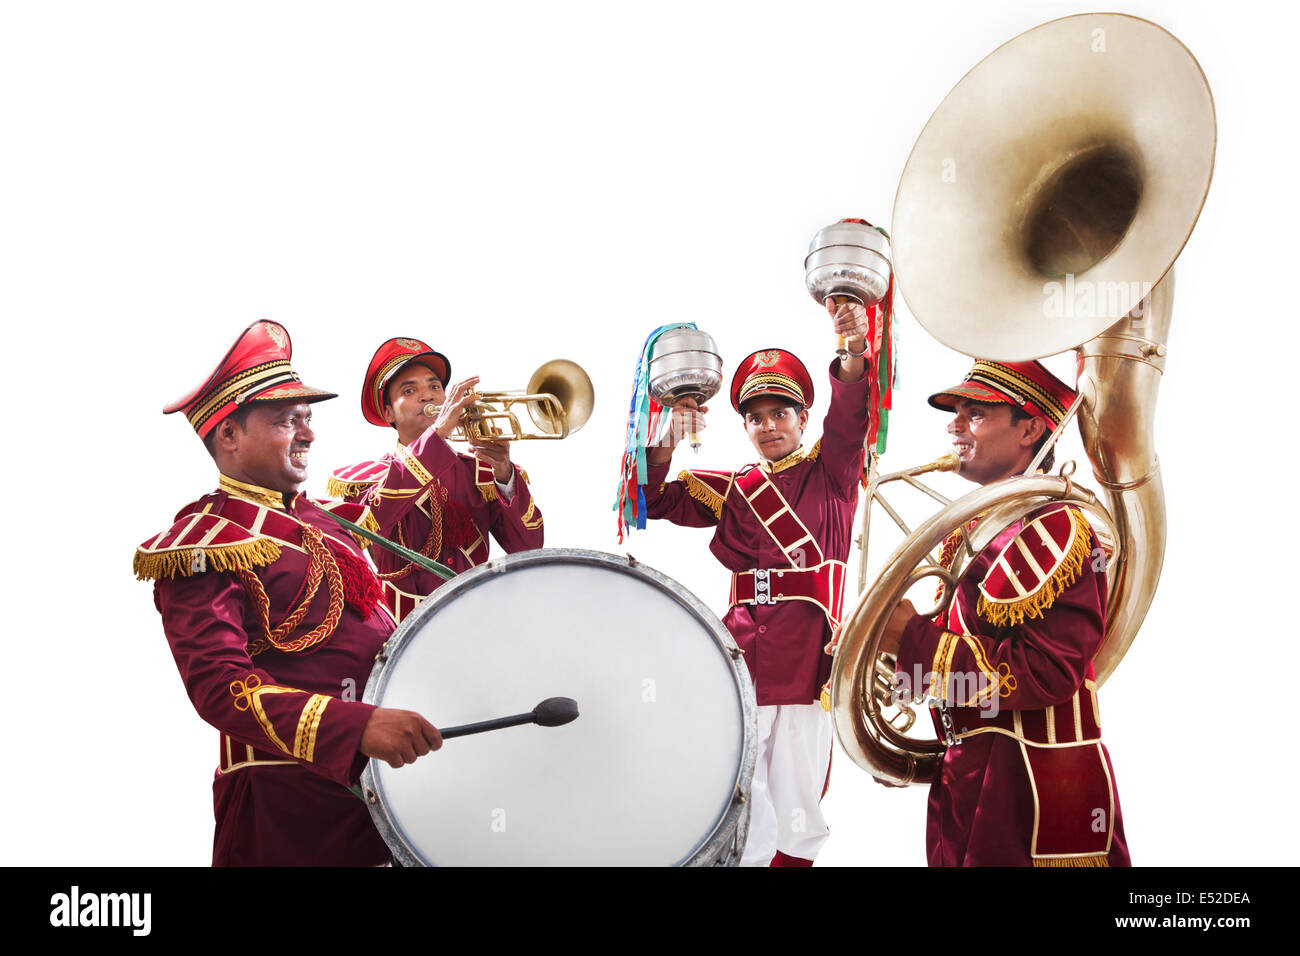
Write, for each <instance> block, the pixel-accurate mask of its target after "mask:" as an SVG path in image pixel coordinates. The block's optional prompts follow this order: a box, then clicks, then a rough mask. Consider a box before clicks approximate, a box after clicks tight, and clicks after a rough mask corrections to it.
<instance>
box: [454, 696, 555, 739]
mask: <svg viewBox="0 0 1300 956" xmlns="http://www.w3.org/2000/svg"><path fill="white" fill-rule="evenodd" d="M577 717H578V702H577V701H576V700H574V699H573V698H572V697H548V698H546V700H544V701H542V702H541V703H540V704H538V705H537V706H536V707H534V708H533V709H532V710H530V711H529V712H528V713H526V714H515V715H514V716H512V717H497V718H495V719H493V720H481V721H479V722H478V723H476V724H461V725H460V726H459V727H441V728H439V731H438V732H439V733H440V734H442V739H443V740H447V739H449V738H451V737H464V736H465V735H466V734H481V733H483V731H485V730H500V729H501V728H502V727H518V726H519V725H521V724H537V725H538V726H540V727H558V726H560V725H561V724H567V723H568V722H569V721H571V720H576V719H577Z"/></svg>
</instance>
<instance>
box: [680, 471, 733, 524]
mask: <svg viewBox="0 0 1300 956" xmlns="http://www.w3.org/2000/svg"><path fill="white" fill-rule="evenodd" d="M677 480H678V481H684V482H686V490H687V492H688V493H689V494H690V496H691V497H692V498H694V499H695V500H696V501H703V502H704V503H705V504H706V505H708V506H709V510H710V511H712V512H713V516H714V517H715V518H717V519H718V520H719V521H721V520H722V497H721V496H720V495H719V494H718V493H717V492H716V491H714V490H713V489H712V488H710V487H709V486H708V485H706V484H705V483H704V482H702V481H700V479H698V478H696V477H695V476H694V475H692V474H691V473H690V472H689V471H683V472H682V473H681V474H680V475H678V476H677Z"/></svg>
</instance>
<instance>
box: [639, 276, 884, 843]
mask: <svg viewBox="0 0 1300 956" xmlns="http://www.w3.org/2000/svg"><path fill="white" fill-rule="evenodd" d="M827 307H828V311H829V312H830V314H831V316H832V323H833V325H834V327H835V331H836V332H837V333H838V334H840V335H843V336H845V337H846V338H847V342H846V347H847V349H848V350H849V352H848V354H847V355H846V356H844V357H843V358H837V359H834V360H833V361H832V362H831V365H830V372H829V390H830V400H829V402H828V405H829V408H828V409H827V412H826V418H825V421H824V423H823V426H822V437H821V438H820V439H818V440H817V441H816V442H815V443H814V444H813V445H812V447H811V448H807V447H805V444H804V432H805V430H806V429H807V427H808V417H809V409H810V408H811V407H812V404H813V399H814V388H813V381H812V377H811V376H810V375H809V374H808V370H807V369H806V368H805V367H804V365H803V363H802V362H800V361H799V359H798V358H796V357H795V356H794V355H792V354H791V353H789V352H786V351H783V350H781V349H761V350H759V351H757V352H754V353H753V354H752V355H750V356H748V357H747V358H746V359H745V360H744V361H742V362H741V363H740V365H739V367H738V368H737V369H736V373H735V376H734V377H733V379H732V382H731V404H732V407H733V408H734V409H735V410H736V412H737V413H738V414H739V415H740V417H741V422H742V423H743V426H744V428H745V432H746V434H747V435H748V437H749V439H750V441H751V442H752V444H753V446H754V450H755V451H756V452H757V453H758V456H759V461H758V463H756V464H752V465H746V466H745V467H743V468H740V469H739V470H737V471H706V470H703V469H694V468H693V469H689V470H687V471H683V472H682V473H681V474H680V475H679V476H678V478H677V479H676V480H675V481H668V480H667V477H668V471H669V463H670V461H671V458H672V452H673V448H674V447H675V445H676V443H677V441H678V440H680V437H681V436H683V435H689V434H691V433H693V432H694V431H697V430H699V429H702V428H703V426H704V421H703V419H704V414H705V413H706V412H707V408H703V407H701V408H695V407H694V404H695V403H694V402H692V401H690V400H687V401H686V402H684V403H682V404H679V405H678V406H677V407H676V408H675V409H674V410H673V421H672V425H671V428H670V430H669V437H668V439H667V442H668V443H667V444H666V445H665V446H662V447H658V448H652V449H650V450H649V451H648V453H647V459H646V460H647V465H648V479H649V480H648V484H646V485H645V486H643V488H642V491H643V493H644V495H645V501H646V514H647V515H648V517H650V518H665V519H667V520H669V521H672V522H674V523H675V524H680V525H688V526H692V527H712V528H714V529H715V531H714V535H713V542H712V544H711V545H710V549H711V550H712V551H713V554H714V556H715V557H717V558H718V560H719V561H721V562H722V564H723V565H724V566H725V567H726V568H728V569H729V570H730V571H731V572H732V576H731V596H730V608H729V609H728V611H727V614H726V617H725V618H724V623H725V624H726V625H727V627H728V629H729V630H730V631H731V633H732V635H733V636H734V637H735V639H736V643H737V644H738V645H739V646H740V648H741V649H742V650H743V651H744V653H745V662H746V664H747V665H748V667H749V672H750V676H751V677H752V678H753V680H754V688H755V692H756V695H757V702H758V715H759V716H758V741H759V744H758V761H757V765H756V767H755V770H754V779H753V787H752V791H751V799H750V807H751V811H750V823H749V841H748V844H747V845H746V848H745V853H744V859H743V864H744V865H752V866H768V865H771V866H811V865H812V862H813V860H814V858H815V857H816V856H817V852H818V850H819V849H820V848H821V846H822V844H823V843H824V842H825V840H826V837H827V835H828V833H829V830H828V828H827V825H826V821H825V819H824V817H823V815H822V812H821V808H820V803H821V798H822V795H823V793H824V792H825V789H826V786H827V784H828V782H829V774H830V759H831V739H832V735H831V725H830V715H829V714H828V713H827V712H826V711H825V710H824V709H823V707H822V705H821V703H820V701H819V698H820V693H821V688H822V685H823V684H824V683H825V681H826V679H827V677H828V676H829V672H830V658H828V657H826V656H825V655H824V654H823V653H822V647H823V645H824V644H825V643H826V641H827V638H828V637H829V635H830V633H831V628H832V627H833V626H835V625H836V624H837V623H838V621H839V615H840V610H841V605H842V602H843V592H844V575H845V560H846V559H847V558H848V553H849V546H850V542H851V541H852V537H853V532H852V527H851V526H852V523H853V513H854V510H855V509H856V507H857V500H858V499H857V492H858V482H859V479H860V477H861V474H862V446H863V441H864V439H865V437H866V435H867V428H868V424H869V414H868V410H867V399H868V379H867V376H866V374H865V370H866V358H867V356H868V335H867V333H868V329H869V327H868V323H867V316H866V311H865V310H864V309H863V307H862V306H860V305H857V304H856V303H844V304H841V305H838V306H837V305H836V303H835V302H834V301H828V303H827Z"/></svg>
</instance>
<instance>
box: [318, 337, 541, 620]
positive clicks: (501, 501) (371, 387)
mask: <svg viewBox="0 0 1300 956" xmlns="http://www.w3.org/2000/svg"><path fill="white" fill-rule="evenodd" d="M450 378H451V362H449V361H448V360H447V357H446V356H445V355H443V354H442V353H441V352H436V351H434V350H433V349H432V348H430V347H429V346H428V345H426V344H425V343H424V342H421V341H420V340H419V339H411V338H393V339H389V340H388V341H387V342H385V343H384V344H383V345H381V346H379V348H378V349H377V350H376V351H375V354H374V357H373V358H372V359H371V360H370V366H369V368H367V369H366V379H365V383H364V385H363V386H362V390H361V414H362V415H363V416H364V417H365V419H366V421H368V422H370V423H371V424H372V425H378V426H380V427H383V428H388V427H391V428H393V429H395V430H396V432H397V447H396V449H395V450H394V451H392V452H389V453H387V454H385V455H383V456H381V457H380V458H377V459H374V460H372V461H364V462H361V463H360V464H356V465H349V466H347V467H346V468H339V469H337V470H336V471H335V472H334V474H333V475H332V476H331V478H330V485H329V491H330V494H331V495H334V496H336V497H340V498H346V499H347V500H348V501H352V502H361V503H365V504H368V505H370V507H371V508H372V511H373V513H374V516H375V518H376V520H377V521H378V523H379V529H380V534H382V535H384V536H385V537H388V538H392V539H394V540H395V541H396V542H397V543H398V544H401V545H404V546H405V547H407V548H410V549H412V550H414V551H419V552H420V553H421V554H423V555H425V556H426V557H430V558H433V559H434V560H436V561H439V562H441V563H442V564H445V565H447V566H448V567H450V568H451V569H452V570H453V571H466V570H468V569H470V568H472V567H474V566H475V565H478V564H482V563H483V562H484V561H486V560H487V558H488V543H487V536H488V534H489V533H491V534H492V536H493V537H495V538H496V539H497V542H498V543H499V544H500V545H501V547H502V548H504V549H505V550H506V552H507V553H510V554H513V553H514V552H516V551H527V550H530V549H532V548H540V547H542V539H543V529H542V512H541V510H540V509H539V508H538V507H537V505H536V503H535V502H534V501H533V497H532V493H531V492H530V491H529V489H528V476H527V475H526V474H525V473H524V472H523V471H522V470H520V469H518V468H516V467H515V466H514V465H513V464H512V463H511V461H510V443H509V442H477V443H474V444H472V445H471V446H470V450H471V451H472V452H473V454H470V455H462V454H456V453H455V452H453V451H452V450H451V448H450V446H448V445H447V444H446V439H447V438H448V437H449V436H450V435H451V433H452V432H453V431H454V430H455V428H456V424H457V423H458V422H459V421H460V416H461V412H462V411H464V409H465V406H466V405H468V404H469V403H470V402H472V401H473V400H474V397H475V396H474V391H473V389H474V386H475V385H476V384H478V378H477V377H472V378H469V379H466V380H465V381H463V382H457V383H456V384H454V385H452V386H451V387H450V389H447V382H448V381H449V380H450ZM428 405H437V406H439V408H440V411H439V413H438V416H437V418H436V420H435V419H434V418H432V417H430V416H429V415H427V414H426V411H425V410H426V406H428ZM426 433H428V435H427V436H426ZM422 436H426V438H425V443H424V446H423V447H425V448H426V449H427V450H428V453H432V452H433V450H434V449H433V446H434V445H435V444H436V445H441V446H442V448H441V450H440V451H439V456H440V457H439V460H440V461H441V462H442V463H444V464H445V463H447V462H450V461H453V460H454V461H456V467H454V468H448V469H447V470H446V471H445V473H444V474H443V475H442V477H440V478H439V479H438V480H436V481H435V480H433V476H432V475H431V474H429V472H428V470H427V469H424V468H422V467H421V466H420V464H419V462H418V461H416V459H415V456H414V455H413V454H412V452H411V448H412V447H413V446H414V444H415V443H416V442H417V441H418V440H419V439H420V438H421V437H422ZM370 553H371V555H372V556H373V557H374V559H375V563H376V565H378V567H379V576H380V578H381V579H382V580H383V582H384V595H385V601H386V602H387V604H388V607H389V609H390V610H392V612H393V615H394V617H396V619H397V620H398V621H399V622H400V621H401V620H402V618H404V617H405V616H406V615H407V614H409V613H410V612H411V611H412V610H413V609H414V608H415V605H416V604H418V603H419V601H420V599H421V598H423V597H424V596H425V595H427V594H430V593H432V592H433V591H434V590H435V589H436V588H437V587H439V586H440V585H441V584H442V583H443V579H442V578H440V577H438V575H436V574H434V573H433V572H431V571H425V570H424V569H422V568H419V567H417V566H416V565H414V564H413V563H410V562H408V561H406V560H404V559H403V558H400V557H398V556H397V555H395V554H393V553H392V552H391V551H387V550H385V549H383V548H372V549H371V552H370Z"/></svg>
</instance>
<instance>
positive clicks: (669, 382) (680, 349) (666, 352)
mask: <svg viewBox="0 0 1300 956" xmlns="http://www.w3.org/2000/svg"><path fill="white" fill-rule="evenodd" d="M648 377H649V384H650V396H651V397H652V398H653V399H654V400H655V401H657V402H658V403H659V404H660V405H663V406H664V407H665V408H672V407H673V406H674V405H676V404H677V403H678V402H680V401H681V400H682V399H684V398H693V399H695V401H696V404H698V405H703V404H704V403H705V402H707V401H708V400H709V399H711V398H712V397H713V396H714V395H716V394H718V390H719V389H721V388H722V356H721V355H719V354H718V346H717V343H716V342H714V341H713V336H711V335H709V333H707V332H701V331H700V330H699V329H688V328H680V329H669V330H668V331H667V332H664V333H662V334H661V335H660V336H659V338H657V339H655V343H654V348H653V351H652V352H651V355H650V368H649V370H648ZM690 439H691V447H692V448H693V449H695V450H696V451H699V449H700V442H699V439H698V438H697V437H696V436H695V435H694V434H692V435H691V436H690Z"/></svg>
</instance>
